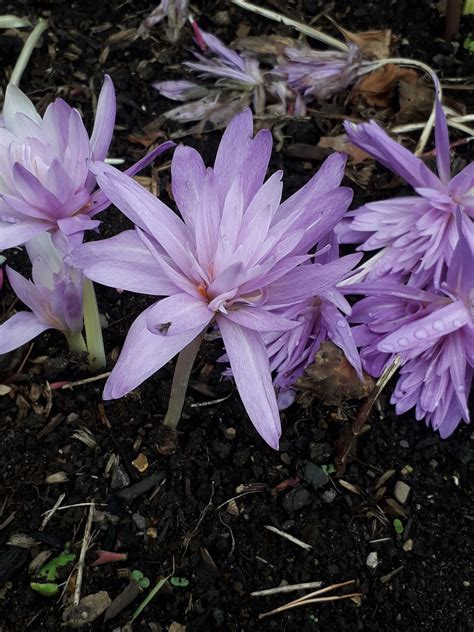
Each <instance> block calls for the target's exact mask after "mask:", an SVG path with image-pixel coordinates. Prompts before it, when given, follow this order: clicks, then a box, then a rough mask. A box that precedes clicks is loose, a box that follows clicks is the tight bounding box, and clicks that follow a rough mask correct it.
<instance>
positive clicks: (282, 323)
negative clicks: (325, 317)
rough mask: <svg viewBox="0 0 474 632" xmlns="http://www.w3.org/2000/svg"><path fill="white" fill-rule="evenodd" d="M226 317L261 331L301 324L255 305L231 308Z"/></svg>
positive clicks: (283, 328) (282, 328)
mask: <svg viewBox="0 0 474 632" xmlns="http://www.w3.org/2000/svg"><path fill="white" fill-rule="evenodd" d="M226 318H228V319H229V320H231V321H232V322H233V323H236V324H237V325H241V326H242V327H246V328H247V329H253V330H254V331H261V332H268V331H288V330H289V329H294V328H295V327H300V325H301V324H300V323H298V322H295V321H293V320H289V319H288V318H283V317H282V316H278V314H272V313H271V312H269V311H267V310H266V309H262V308H260V307H256V306H249V307H238V308H237V309H232V308H231V309H229V310H228V312H227V314H226Z"/></svg>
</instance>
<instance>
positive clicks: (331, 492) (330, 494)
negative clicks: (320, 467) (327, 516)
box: [323, 489, 337, 503]
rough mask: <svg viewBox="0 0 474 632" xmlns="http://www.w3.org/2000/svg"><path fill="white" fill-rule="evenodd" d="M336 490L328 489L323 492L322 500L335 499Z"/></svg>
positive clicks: (329, 500)
mask: <svg viewBox="0 0 474 632" xmlns="http://www.w3.org/2000/svg"><path fill="white" fill-rule="evenodd" d="M336 496H337V492H336V490H335V489H328V490H327V491H325V492H324V494H323V500H324V502H325V503H332V502H334V501H335V500H336Z"/></svg>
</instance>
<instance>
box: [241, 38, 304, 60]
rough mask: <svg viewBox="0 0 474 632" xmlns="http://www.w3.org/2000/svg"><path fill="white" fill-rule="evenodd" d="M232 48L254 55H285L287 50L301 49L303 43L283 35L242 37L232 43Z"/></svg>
mask: <svg viewBox="0 0 474 632" xmlns="http://www.w3.org/2000/svg"><path fill="white" fill-rule="evenodd" d="M232 48H236V49H238V50H241V51H245V52H249V53H253V54H254V55H283V53H284V51H285V48H301V42H299V41H298V40H295V39H293V38H292V37H284V36H283V35H261V36H258V37H240V38H239V39H236V40H235V41H234V42H232Z"/></svg>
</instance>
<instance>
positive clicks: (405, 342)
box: [398, 336, 410, 347]
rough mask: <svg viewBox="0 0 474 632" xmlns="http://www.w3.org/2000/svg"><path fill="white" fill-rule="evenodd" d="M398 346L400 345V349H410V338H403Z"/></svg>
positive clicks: (399, 340)
mask: <svg viewBox="0 0 474 632" xmlns="http://www.w3.org/2000/svg"><path fill="white" fill-rule="evenodd" d="M398 344H399V345H400V347H408V345H409V344H410V341H409V340H408V338H405V337H404V336H403V337H402V338H399V339H398Z"/></svg>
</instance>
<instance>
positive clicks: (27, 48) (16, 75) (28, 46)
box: [10, 19, 48, 86]
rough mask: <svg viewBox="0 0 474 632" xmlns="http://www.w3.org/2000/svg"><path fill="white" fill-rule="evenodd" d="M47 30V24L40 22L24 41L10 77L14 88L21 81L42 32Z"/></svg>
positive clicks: (44, 21)
mask: <svg viewBox="0 0 474 632" xmlns="http://www.w3.org/2000/svg"><path fill="white" fill-rule="evenodd" d="M47 28H48V23H47V22H46V20H41V19H40V21H39V22H38V24H37V25H36V26H35V28H34V29H33V30H32V31H31V33H30V35H29V37H28V39H27V40H26V42H25V44H24V46H23V49H22V51H21V53H20V56H19V57H18V59H17V62H16V64H15V68H14V69H13V72H12V76H11V78H10V83H11V84H13V85H14V86H18V85H19V83H20V80H21V77H22V75H23V73H24V71H25V68H26V66H27V65H28V62H29V61H30V57H31V55H32V53H33V50H34V48H35V46H36V44H37V43H38V41H39V39H40V37H41V36H42V35H43V33H44V31H45V30H46V29H47Z"/></svg>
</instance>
